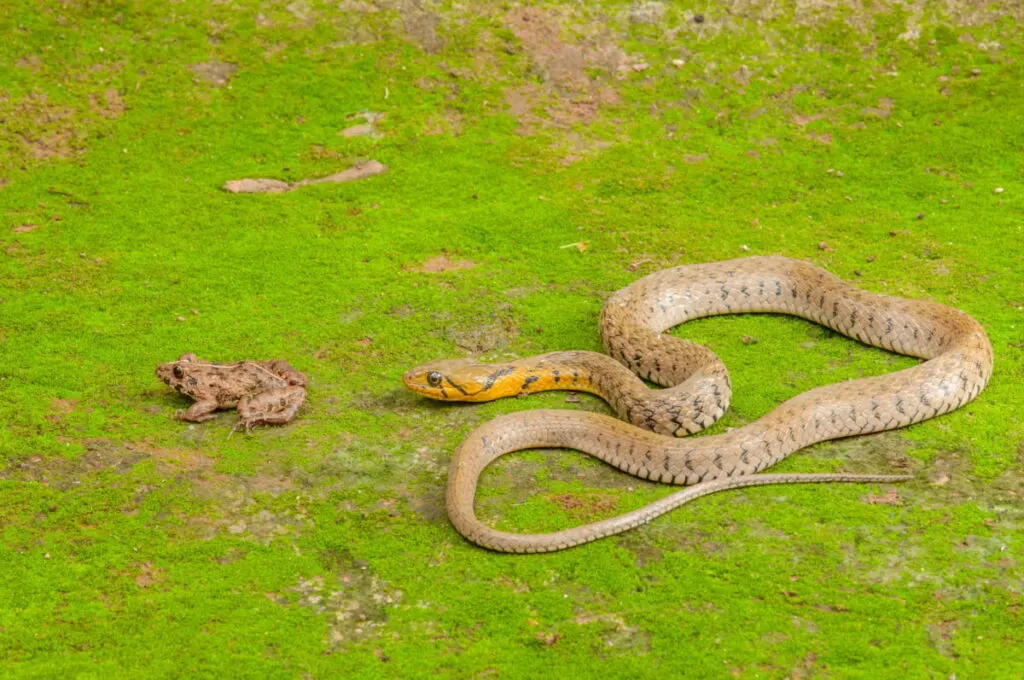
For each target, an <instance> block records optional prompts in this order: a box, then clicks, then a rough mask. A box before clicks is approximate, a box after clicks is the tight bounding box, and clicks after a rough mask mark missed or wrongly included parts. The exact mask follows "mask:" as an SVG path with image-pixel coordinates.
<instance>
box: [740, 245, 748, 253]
mask: <svg viewBox="0 0 1024 680" xmlns="http://www.w3.org/2000/svg"><path fill="white" fill-rule="evenodd" d="M740 250H742V251H743V252H745V253H749V252H750V246H740Z"/></svg>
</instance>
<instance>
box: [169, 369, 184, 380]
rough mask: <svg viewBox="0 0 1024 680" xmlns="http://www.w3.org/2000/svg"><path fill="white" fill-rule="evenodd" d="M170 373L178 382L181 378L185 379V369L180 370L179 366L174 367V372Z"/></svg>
mask: <svg viewBox="0 0 1024 680" xmlns="http://www.w3.org/2000/svg"><path fill="white" fill-rule="evenodd" d="M171 372H172V373H174V377H175V378H177V379H178V380H181V379H182V378H184V377H185V369H184V368H182V367H181V366H175V367H174V370H173V371H171Z"/></svg>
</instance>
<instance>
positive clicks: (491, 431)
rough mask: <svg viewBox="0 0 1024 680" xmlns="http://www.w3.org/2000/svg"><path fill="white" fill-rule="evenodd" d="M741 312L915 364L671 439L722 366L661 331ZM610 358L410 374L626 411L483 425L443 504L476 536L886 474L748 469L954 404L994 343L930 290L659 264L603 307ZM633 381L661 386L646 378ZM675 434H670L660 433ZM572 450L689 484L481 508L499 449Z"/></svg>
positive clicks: (709, 413)
mask: <svg viewBox="0 0 1024 680" xmlns="http://www.w3.org/2000/svg"><path fill="white" fill-rule="evenodd" d="M749 312H771V313H782V314H789V315H793V316H798V317H802V318H804V319H808V320H810V321H813V322H815V323H818V324H821V325H822V326H826V327H828V328H831V329H832V330H835V331H837V332H839V333H842V334H843V335H846V336H848V337H851V338H854V339H857V340H859V341H861V342H863V343H865V344H868V345H873V346H875V347H881V348H883V349H887V350H890V351H893V352H898V353H900V354H905V355H908V356H913V357H918V358H921V359H923V360H924V361H922V362H921V363H920V364H917V365H915V366H913V367H911V368H907V369H904V370H900V371H896V372H894V373H889V374H885V375H880V376H875V377H869V378H861V379H858V380H850V381H846V382H841V383H836V384H833V385H826V386H823V387H818V388H815V389H812V390H809V391H807V392H804V393H802V394H799V395H797V396H796V397H793V398H792V399H789V400H788V401H786V402H784V403H782V404H781V405H779V406H778V407H776V408H775V409H774V410H772V411H771V412H769V413H768V414H767V415H765V416H763V417H762V418H760V419H758V420H756V421H754V422H752V423H749V424H747V425H745V426H743V427H739V428H735V429H732V430H729V431H727V432H724V433H721V434H715V435H710V436H703V437H693V438H688V439H678V438H677V437H681V436H684V435H688V434H692V433H695V432H697V431H699V430H700V429H702V428H704V427H707V426H708V425H710V424H711V423H713V422H715V420H717V419H718V418H719V417H720V416H721V415H722V414H723V413H725V410H726V409H727V408H728V405H729V399H730V397H731V386H730V383H729V375H728V372H727V370H726V368H725V366H724V364H723V363H722V362H721V360H720V359H719V358H718V357H717V356H716V355H715V354H714V353H713V352H711V351H710V350H709V349H707V348H705V347H703V346H701V345H698V344H695V343H692V342H689V341H686V340H683V339H680V338H676V337H673V336H669V335H665V334H664V332H665V331H666V330H667V329H669V328H672V327H674V326H677V325H679V324H681V323H684V322H686V321H688V320H691V319H697V318H701V317H707V316H715V315H720V314H736V313H749ZM600 329H601V338H602V342H603V345H604V349H605V351H606V352H607V354H600V353H595V352H583V351H568V352H553V353H550V354H544V355H540V356H537V357H530V358H527V359H521V360H518V361H514V362H510V363H507V364H500V365H493V364H481V363H477V362H475V361H472V360H447V361H436V362H431V363H429V364H424V365H423V366H419V367H417V368H415V369H413V370H411V371H409V372H408V373H406V375H405V376H404V382H405V384H406V386H408V387H409V388H410V389H412V390H414V391H416V392H418V393H420V394H424V395H426V396H429V397H432V398H436V399H445V400H457V401H486V400H490V399H497V398H500V397H503V396H512V395H516V394H523V393H529V392H536V391H541V390H548V389H573V390H580V391H587V392H592V393H594V394H598V395H599V396H601V397H602V398H604V399H605V400H606V401H607V402H608V403H609V404H610V405H611V406H612V407H613V408H614V409H615V410H616V412H617V413H618V414H619V415H620V417H621V418H622V420H618V419H615V418H612V417H609V416H603V415H598V414H593V413H587V412H578V411H553V410H534V411H526V412H520V413H513V414H509V415H505V416H502V417H499V418H496V419H494V420H492V421H491V422H489V423H487V424H485V425H483V426H482V427H480V428H478V429H477V430H476V431H474V432H473V433H471V434H470V435H469V437H468V438H467V439H466V440H465V441H463V442H462V444H461V445H460V446H459V447H458V449H456V451H455V453H454V455H453V457H452V462H451V467H450V470H449V476H448V491H447V500H446V502H447V510H448V515H449V518H450V519H451V522H452V524H453V525H454V526H455V527H456V529H458V531H459V532H460V533H462V534H463V535H464V536H465V537H466V538H468V539H469V540H471V541H473V542H475V543H477V544H479V545H481V546H484V547H487V548H490V549H493V550H498V551H504V552H548V551H553V550H561V549H564V548H568V547H571V546H574V545H579V544H581V543H586V542H589V541H593V540H596V539H598V538H602V537H604V536H608V535H611V534H615V533H619V532H622V531H626V530H628V529H631V528H633V527H635V526H638V525H640V524H643V523H645V522H648V521H650V520H652V519H654V518H655V517H657V516H659V515H662V514H664V513H666V512H668V511H669V510H671V509H673V508H675V507H678V506H679V505H682V504H684V503H687V502H689V501H690V500H693V499H694V498H698V497H700V496H704V495H707V494H710V493H715V492H718V491H723V490H726V489H734V488H741V487H746V486H761V485H768V484H791V483H817V482H895V481H902V480H905V479H908V477H907V476H903V475H863V474H858V475H854V474H845V473H837V474H755V473H758V472H760V471H761V470H764V469H765V468H767V467H769V466H771V465H773V464H774V463H776V462H778V461H779V460H781V459H783V458H785V457H786V456H788V455H789V454H791V453H793V452H794V451H797V450H799V449H802V448H804V447H807V446H809V445H811V444H814V443H816V442H821V441H825V440H829V439H837V438H840V437H850V436H855V435H861V434H867V433H872V432H880V431H883V430H890V429H894V428H899V427H904V426H906V425H910V424H912V423H917V422H920V421H922V420H926V419H928V418H932V417H934V416H937V415H941V414H944V413H947V412H949V411H952V410H953V409H956V408H959V407H960V406H962V405H964V404H966V403H967V402H969V401H971V400H972V399H974V398H975V397H977V396H978V394H979V393H980V392H981V390H982V389H983V388H984V387H985V385H986V383H987V382H988V379H989V377H990V376H991V374H992V346H991V344H990V343H989V339H988V336H987V335H986V334H985V331H984V329H983V328H982V327H981V325H980V324H978V322H977V321H975V320H974V319H973V318H972V317H970V316H969V315H967V314H965V313H963V312H961V311H959V310H956V309H953V308H951V307H947V306H945V305H941V304H938V303H935V302H929V301H924V300H909V299H904V298H897V297H889V296H885V295H880V294H877V293H871V292H867V291H864V290H860V289H858V288H855V287H853V286H851V285H849V284H847V283H844V282H843V281H841V280H840V279H838V278H836V277H835V276H833V275H831V274H829V273H828V272H826V271H825V270H823V269H820V268H818V267H816V266H814V265H811V264H809V263H807V262H804V261H801V260H792V259H788V258H783V257H752V258H743V259H738V260H730V261H725V262H716V263H709V264H696V265H684V266H681V267H675V268H672V269H666V270H663V271H659V272H655V273H654V274H651V275H649V276H646V277H644V278H642V279H640V280H638V281H636V282H635V283H633V284H631V285H630V286H627V287H626V288H623V289H622V290H620V291H618V292H616V293H615V294H613V295H612V296H611V297H610V298H609V299H608V301H607V302H606V303H605V305H604V307H603V309H602V311H601V322H600ZM641 378H644V379H647V380H650V381H652V382H654V383H656V384H658V385H662V386H664V387H665V389H656V390H653V389H650V388H648V387H647V386H646V385H645V383H644V382H643V380H641ZM666 435H669V436H666ZM550 447H556V448H569V449H575V450H578V451H582V452H584V453H587V454H590V455H592V456H595V457H597V458H600V459H601V460H603V461H605V462H607V463H609V464H611V465H614V466H615V467H618V468H619V469H621V470H623V471H625V472H627V473H629V474H631V475H635V476H637V477H642V478H644V479H650V480H653V481H658V482H666V483H670V484H682V485H691V486H689V488H686V489H683V490H681V491H679V492H677V493H675V494H672V495H669V496H666V497H665V498H662V499H660V500H658V501H655V502H654V503H651V504H649V505H647V506H644V507H643V508H640V509H638V510H635V511H633V512H630V513H626V514H624V515H619V516H617V517H612V518H610V519H606V520H602V521H599V522H594V523H591V524H586V525H582V526H578V527H574V528H572V529H567V530H564V531H559V532H554V533H548V534H516V533H509V532H504V531H498V530H496V529H493V528H491V527H489V526H487V525H486V524H484V523H482V522H481V521H480V520H478V519H477V518H476V515H475V514H474V510H473V503H474V497H475V494H476V488H477V482H478V479H479V477H480V474H481V473H482V472H483V470H484V468H486V467H487V466H488V465H489V464H490V463H492V462H493V461H494V460H496V459H497V458H499V457H500V456H503V455H505V454H507V453H511V452H514V451H519V450H522V449H528V448H550Z"/></svg>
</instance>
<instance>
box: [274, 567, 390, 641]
mask: <svg viewBox="0 0 1024 680" xmlns="http://www.w3.org/2000/svg"><path fill="white" fill-rule="evenodd" d="M324 561H325V562H326V566H327V567H328V568H329V569H330V571H331V572H332V573H331V575H329V576H321V575H319V574H318V575H316V576H312V577H310V578H302V577H300V578H299V579H298V583H297V584H296V585H295V586H293V587H291V588H289V589H288V590H287V591H286V592H283V593H267V594H266V595H267V598H268V599H270V600H271V601H272V602H274V603H276V604H279V605H281V606H285V607H289V606H298V607H304V608H307V609H312V610H313V611H315V612H316V613H317V614H320V615H322V616H323V617H324V619H325V620H326V621H327V643H328V645H329V646H331V647H332V648H333V647H338V646H341V645H344V644H346V643H349V642H355V641H360V640H365V639H367V638H370V637H372V636H373V635H374V634H375V632H376V631H377V629H379V628H380V627H382V626H383V625H385V624H386V623H387V620H388V610H389V609H392V608H394V607H396V606H397V605H398V604H399V603H400V602H401V601H402V597H403V594H402V591H400V590H397V589H395V588H392V587H391V586H390V585H388V584H387V583H384V582H383V581H381V580H380V579H379V578H378V577H377V575H376V574H374V573H373V572H371V571H370V570H369V568H368V566H367V565H366V564H363V563H360V562H358V561H356V560H353V559H352V558H350V557H348V556H347V555H338V554H336V553H333V552H331V553H328V554H327V555H326V556H325V559H324Z"/></svg>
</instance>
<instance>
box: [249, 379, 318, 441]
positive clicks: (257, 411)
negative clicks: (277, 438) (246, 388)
mask: <svg viewBox="0 0 1024 680" xmlns="http://www.w3.org/2000/svg"><path fill="white" fill-rule="evenodd" d="M305 401H306V390H305V388H303V387H298V386H290V387H275V388H274V389H270V390H266V391H264V392H259V393H258V394H251V395H248V396H245V397H242V399H241V400H239V402H238V423H237V424H236V425H235V428H234V429H236V430H237V429H238V428H239V427H244V428H245V431H246V432H248V431H249V430H251V429H252V428H253V427H255V426H256V425H284V424H285V423H289V422H291V421H292V419H293V418H295V415H296V414H297V413H298V412H299V409H300V408H301V407H302V405H303V404H304V403H305Z"/></svg>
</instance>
